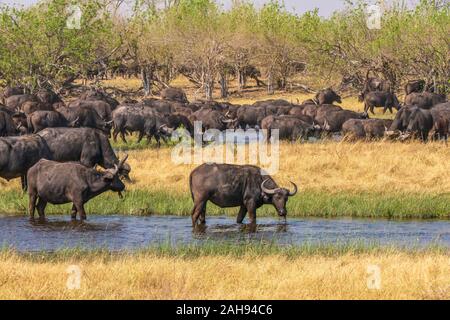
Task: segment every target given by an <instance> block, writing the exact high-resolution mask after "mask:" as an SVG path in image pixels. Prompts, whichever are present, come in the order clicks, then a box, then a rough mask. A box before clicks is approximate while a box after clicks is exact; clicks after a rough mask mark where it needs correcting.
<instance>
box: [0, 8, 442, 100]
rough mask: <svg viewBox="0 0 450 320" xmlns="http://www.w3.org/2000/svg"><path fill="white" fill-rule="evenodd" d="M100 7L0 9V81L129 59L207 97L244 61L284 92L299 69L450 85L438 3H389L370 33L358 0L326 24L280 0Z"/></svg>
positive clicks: (55, 76) (56, 77)
mask: <svg viewBox="0 0 450 320" xmlns="http://www.w3.org/2000/svg"><path fill="white" fill-rule="evenodd" d="M107 3H109V4H111V3H114V1H106V0H95V1H85V0H74V1H70V0H47V1H41V2H40V3H39V4H37V5H35V6H33V7H30V8H10V7H7V6H3V7H1V8H0V30H1V32H0V43H1V45H0V78H2V79H3V80H6V82H8V83H24V84H26V85H27V86H28V87H29V88H31V89H32V88H34V87H36V86H42V84H44V83H46V82H49V83H50V84H51V85H53V86H58V85H61V84H62V83H64V81H66V80H67V79H68V78H70V77H73V76H74V75H75V76H78V77H86V76H87V74H88V73H89V72H90V70H92V69H95V68H96V66H97V65H98V64H99V62H102V63H103V64H104V65H105V68H112V67H113V66H115V65H117V64H118V63H119V62H120V63H122V62H123V61H126V63H127V64H128V65H135V66H138V68H139V69H140V70H141V71H142V70H143V71H145V76H146V77H148V78H149V79H151V80H152V81H155V82H160V83H164V84H168V83H170V81H171V80H172V79H173V78H174V77H175V76H176V75H177V73H178V72H183V74H185V75H188V76H189V79H190V80H192V81H193V82H195V83H196V84H197V85H198V86H199V87H201V88H203V89H206V91H205V93H206V96H207V97H208V95H211V92H212V88H211V87H214V86H215V85H216V83H217V81H216V80H217V77H218V76H219V75H220V76H221V77H222V79H223V77H224V76H226V75H227V74H230V75H231V74H234V73H235V71H237V70H239V69H240V68H242V67H244V66H246V65H255V66H257V67H258V68H259V69H260V70H261V71H262V74H263V77H265V78H266V79H268V82H269V83H268V85H269V86H271V85H275V84H278V85H279V86H281V88H284V87H286V85H287V83H288V82H289V81H290V80H291V79H292V78H293V77H294V76H298V75H299V74H301V72H303V71H302V70H299V68H298V64H299V63H300V64H304V65H306V66H307V72H308V73H309V74H306V73H303V74H302V75H314V76H315V77H316V78H317V79H325V80H326V81H330V79H333V80H336V81H340V80H341V79H342V78H343V77H346V78H351V79H354V80H355V81H356V84H359V85H360V84H361V82H363V81H364V78H365V76H366V73H367V72H368V71H371V72H373V73H374V74H377V75H379V76H382V77H384V78H386V79H388V80H390V81H391V82H392V83H393V85H394V86H396V87H397V88H398V87H399V85H400V84H401V82H403V81H405V80H406V79H411V78H425V79H428V80H429V81H431V80H435V81H437V82H441V83H445V82H448V79H450V71H449V70H450V65H449V61H450V59H449V56H450V53H449V48H450V40H449V39H450V38H449V34H450V14H449V6H450V5H449V4H448V2H445V1H438V0H422V1H420V3H419V4H418V5H417V6H416V7H414V8H408V7H405V6H404V5H403V4H402V3H403V2H400V1H394V2H392V3H391V4H390V6H389V7H388V8H387V9H386V11H385V12H384V13H383V15H382V21H381V29H379V30H372V29H369V28H368V26H367V21H366V20H367V15H366V8H367V5H368V2H366V1H364V0H361V1H357V2H356V3H350V2H349V5H348V6H347V8H346V9H345V10H343V11H340V12H335V13H334V14H333V15H332V16H331V17H329V18H323V17H320V16H319V15H318V12H317V10H315V11H311V12H306V13H304V14H302V15H299V14H296V13H294V12H291V11H289V10H287V9H286V8H285V7H284V5H283V4H282V2H281V1H277V0H272V1H270V2H269V3H267V4H266V5H264V6H262V7H260V8H257V7H255V6H254V5H253V4H252V2H251V1H246V0H243V1H236V2H234V5H233V6H232V7H231V8H230V9H228V10H224V9H223V8H222V7H221V6H220V5H219V4H218V2H216V1H214V0H177V1H168V2H167V1H166V2H165V3H166V4H170V5H166V6H162V5H161V1H147V0H135V2H134V5H133V10H132V11H131V12H130V13H129V15H127V16H126V17H118V16H116V14H115V13H116V11H114V10H112V9H111V5H109V6H108V5H107ZM69 4H78V5H80V7H81V8H82V10H83V19H82V27H81V29H80V30H74V29H68V28H66V19H67V16H68V13H67V6H68V5H69ZM121 61H122V62H121ZM296 66H297V67H296ZM143 75H144V74H143ZM229 78H230V77H228V79H229ZM336 84H337V83H336ZM209 98H210V97H209Z"/></svg>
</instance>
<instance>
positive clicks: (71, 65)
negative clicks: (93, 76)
mask: <svg viewBox="0 0 450 320" xmlns="http://www.w3.org/2000/svg"><path fill="white" fill-rule="evenodd" d="M69 5H78V6H79V7H80V8H81V11H82V18H81V25H80V29H76V28H73V29H72V28H68V27H67V19H68V17H69V16H70V14H71V13H70V12H69V11H68V6H69ZM103 8H104V6H103V4H102V3H101V2H100V1H69V0H52V1H43V2H40V3H39V4H37V5H35V6H32V7H30V8H27V9H23V8H21V9H17V8H10V7H6V6H4V7H2V8H1V9H0V30H1V32H0V43H1V46H0V50H1V51H0V74H1V77H2V78H4V79H5V80H6V81H7V82H8V83H11V84H15V83H21V84H25V85H26V86H27V87H28V89H29V90H33V89H34V88H36V87H40V86H44V85H51V86H53V87H58V86H59V85H61V84H62V83H64V82H65V81H66V80H67V79H69V78H71V77H74V76H75V77H76V76H79V75H82V74H85V73H87V72H88V71H89V70H90V68H92V66H93V65H95V63H97V62H98V61H99V59H101V58H102V57H103V56H104V55H106V54H107V52H108V50H109V49H110V47H111V46H114V45H116V46H117V45H118V44H119V41H118V39H117V38H115V37H114V34H113V33H112V32H111V30H112V26H113V24H112V20H111V19H110V17H109V14H108V12H107V11H106V10H103Z"/></svg>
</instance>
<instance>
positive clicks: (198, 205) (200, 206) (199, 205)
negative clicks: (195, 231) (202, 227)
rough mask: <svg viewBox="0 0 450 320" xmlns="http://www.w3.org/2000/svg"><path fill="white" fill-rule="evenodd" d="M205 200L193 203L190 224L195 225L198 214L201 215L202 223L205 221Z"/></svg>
mask: <svg viewBox="0 0 450 320" xmlns="http://www.w3.org/2000/svg"><path fill="white" fill-rule="evenodd" d="M206 201H207V200H203V201H196V202H195V204H194V209H192V226H193V227H195V226H196V225H197V221H198V219H199V217H200V215H202V216H203V221H201V222H202V223H203V224H204V223H205V222H206V219H205V215H206Z"/></svg>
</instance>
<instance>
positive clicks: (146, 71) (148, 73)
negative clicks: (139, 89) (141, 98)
mask: <svg viewBox="0 0 450 320" xmlns="http://www.w3.org/2000/svg"><path fill="white" fill-rule="evenodd" d="M141 77H142V86H143V88H144V94H145V96H150V95H151V94H152V86H153V81H152V79H153V67H152V66H144V67H142V70H141Z"/></svg>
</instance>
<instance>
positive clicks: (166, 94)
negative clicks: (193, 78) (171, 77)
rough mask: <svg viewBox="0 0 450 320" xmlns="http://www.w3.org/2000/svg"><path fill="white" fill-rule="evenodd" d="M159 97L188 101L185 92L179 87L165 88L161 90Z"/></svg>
mask: <svg viewBox="0 0 450 320" xmlns="http://www.w3.org/2000/svg"><path fill="white" fill-rule="evenodd" d="M161 99H166V100H172V101H178V102H182V103H188V102H189V101H188V99H187V97H186V93H184V91H183V90H182V89H179V88H165V89H163V90H162V91H161Z"/></svg>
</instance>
